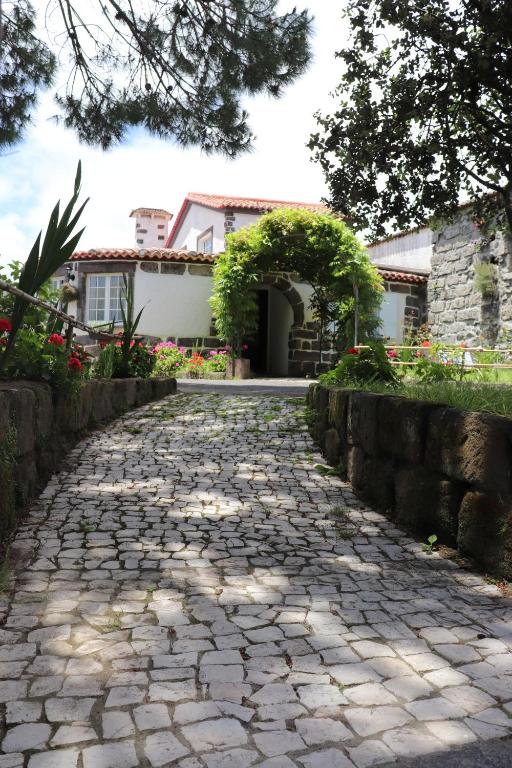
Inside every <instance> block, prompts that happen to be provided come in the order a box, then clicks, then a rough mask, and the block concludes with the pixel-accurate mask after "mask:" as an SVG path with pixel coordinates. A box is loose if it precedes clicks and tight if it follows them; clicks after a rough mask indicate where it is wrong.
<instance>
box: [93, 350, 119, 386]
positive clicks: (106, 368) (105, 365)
mask: <svg viewBox="0 0 512 768" xmlns="http://www.w3.org/2000/svg"><path fill="white" fill-rule="evenodd" d="M100 347H101V352H100V354H99V355H98V358H97V360H96V362H95V364H94V369H93V376H94V378H95V379H111V378H112V376H113V374H114V360H115V356H116V348H115V345H114V342H110V343H109V344H102V343H101V342H100Z"/></svg>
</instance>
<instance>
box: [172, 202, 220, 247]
mask: <svg viewBox="0 0 512 768" xmlns="http://www.w3.org/2000/svg"><path fill="white" fill-rule="evenodd" d="M212 226H213V253H221V252H222V251H223V250H224V211H216V210H214V209H213V208H205V206H204V205H198V204H197V203H191V204H190V205H189V207H188V210H187V213H186V214H185V216H184V217H183V221H182V223H181V225H180V227H179V229H178V231H177V232H176V235H175V237H174V243H173V246H172V247H173V248H175V249H176V250H181V249H185V250H188V251H195V250H196V249H197V238H198V237H199V235H202V234H203V232H204V231H205V230H206V229H209V228H210V227H212Z"/></svg>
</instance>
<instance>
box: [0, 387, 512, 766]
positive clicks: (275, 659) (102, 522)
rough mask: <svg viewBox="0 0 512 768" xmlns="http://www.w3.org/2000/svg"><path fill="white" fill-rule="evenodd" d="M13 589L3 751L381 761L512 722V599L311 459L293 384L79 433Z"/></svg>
mask: <svg viewBox="0 0 512 768" xmlns="http://www.w3.org/2000/svg"><path fill="white" fill-rule="evenodd" d="M72 459H73V461H74V464H73V465H71V467H70V469H69V471H67V472H63V473H62V474H61V475H59V476H58V477H56V478H54V479H53V480H52V482H51V483H50V484H49V485H48V487H47V489H46V491H45V492H44V494H43V496H42V497H41V499H40V501H39V502H38V504H36V505H35V506H34V508H33V510H32V514H31V517H30V518H29V519H28V520H27V521H26V524H25V525H24V526H23V527H22V528H21V529H20V531H19V534H18V536H17V539H16V544H15V549H16V551H18V552H19V551H20V549H22V548H23V547H24V548H25V550H26V555H27V556H29V559H27V566H26V567H24V568H23V570H22V572H21V573H20V574H19V575H18V578H17V582H16V588H15V591H14V593H13V594H12V595H11V598H10V600H8V599H7V598H6V597H4V598H0V600H2V602H1V603H0V617H1V618H2V620H3V625H2V626H1V627H0V701H1V702H2V703H1V704H0V707H2V708H3V710H4V712H5V723H4V724H3V725H2V726H1V729H2V731H1V733H0V737H1V746H2V753H1V755H0V768H7V767H8V768H21V766H25V767H26V766H29V768H76V767H77V766H79V767H80V768H131V767H132V766H167V765H171V766H179V768H205V767H206V768H248V766H260V768H295V767H298V768H350V767H352V766H357V768H366V766H370V765H376V764H378V763H387V762H389V761H393V760H395V759H398V758H400V757H401V756H403V755H407V756H411V755H423V754H429V753H433V752H436V751H441V750H446V749H449V748H454V747H455V746H459V745H464V744H470V743H472V742H475V741H478V740H486V739H492V738H500V737H503V736H507V735H509V733H510V731H511V729H512V652H511V649H512V608H511V603H510V602H508V603H507V601H505V600H504V599H503V598H501V597H500V595H499V593H498V590H497V589H496V588H495V587H493V586H491V585H488V584H486V583H485V582H484V581H483V580H482V579H481V578H479V577H476V576H473V575H471V574H469V573H465V572H463V571H461V570H458V569H457V568H456V567H455V566H454V565H453V564H452V563H450V562H448V561H443V560H441V559H440V558H439V557H438V556H437V555H436V554H434V555H431V556H429V555H427V554H425V553H423V552H422V550H421V546H420V545H418V544H416V543H414V542H413V541H412V540H411V539H410V538H407V537H406V536H405V535H404V534H403V533H402V532H401V531H400V530H398V529H396V528H395V527H394V526H393V525H392V523H390V522H388V521H386V520H385V519H384V518H383V517H382V516H380V515H378V514H376V513H375V512H372V511H371V510H370V509H368V507H366V506H364V505H363V504H361V503H359V502H358V501H357V500H356V499H355V498H354V496H353V495H352V494H351V492H350V490H349V488H348V487H347V486H346V485H344V484H343V483H342V482H341V481H340V480H339V479H338V478H336V477H333V476H330V475H325V474H322V473H321V472H319V471H318V469H317V468H315V465H316V463H317V462H321V458H320V457H319V456H318V455H315V454H314V447H313V445H312V443H311V440H310V438H309V437H308V435H307V433H306V431H305V429H304V424H303V421H302V416H301V409H300V407H299V406H298V404H297V402H296V401H293V400H290V399H286V398H281V399H279V398H272V397H270V398H268V397H267V398H265V397H258V396H254V395H250V396H246V397H241V396H233V397H221V396H216V395H212V394H203V395H190V394H189V395H179V396H177V397H174V398H172V397H171V398H168V399H167V400H166V401H162V402H161V403H157V404H152V405H149V406H146V407H144V408H142V409H140V410H139V411H137V412H135V413H132V414H130V415H129V416H128V417H125V418H124V419H122V420H119V421H117V422H116V423H115V424H114V425H113V426H112V427H110V428H109V429H106V430H104V431H102V432H99V433H96V434H94V435H93V436H91V437H90V438H88V439H86V440H84V441H83V442H82V443H81V444H80V445H79V446H78V447H77V448H76V449H75V450H74V451H73V455H72Z"/></svg>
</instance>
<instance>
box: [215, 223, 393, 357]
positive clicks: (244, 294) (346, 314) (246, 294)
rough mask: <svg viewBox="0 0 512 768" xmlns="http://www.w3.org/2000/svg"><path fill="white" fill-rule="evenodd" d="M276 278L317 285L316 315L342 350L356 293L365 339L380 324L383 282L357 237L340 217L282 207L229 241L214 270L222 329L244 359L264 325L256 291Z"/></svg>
mask: <svg viewBox="0 0 512 768" xmlns="http://www.w3.org/2000/svg"><path fill="white" fill-rule="evenodd" d="M268 272H271V273H282V272H294V273H297V274H298V275H299V276H300V278H301V280H303V281H305V282H307V283H309V284H310V285H311V286H312V288H313V295H312V299H311V307H310V308H311V310H312V313H313V315H314V317H315V319H316V320H317V321H318V322H319V325H320V326H321V327H325V328H327V327H330V328H334V332H333V335H334V336H335V337H336V338H335V341H336V346H339V347H340V348H344V347H345V346H346V345H347V344H348V343H350V342H351V340H352V336H353V326H354V319H355V315H356V298H355V296H356V295H357V315H358V325H359V334H360V335H359V338H360V339H365V338H366V337H367V336H368V335H369V334H371V333H372V332H373V331H375V330H376V328H377V327H378V325H379V320H378V308H379V305H380V301H381V294H382V291H383V288H382V280H381V278H380V276H379V274H378V271H377V269H376V268H375V267H374V266H373V264H372V263H371V262H370V259H369V258H368V255H367V253H366V251H365V249H364V247H363V246H362V244H361V243H360V242H359V240H358V239H357V237H356V236H355V235H354V233H353V232H352V231H351V230H350V229H349V227H348V226H347V225H346V224H344V223H343V222H342V221H340V220H339V219H336V218H334V217H333V216H329V215H326V214H320V213H314V212H312V211H308V210H302V209H285V208H282V209H278V210H275V211H272V212H271V213H268V214H266V215H265V216H262V217H261V219H260V220H259V221H258V222H257V224H254V225H252V226H250V227H246V228H244V229H241V230H239V231H238V232H235V233H234V234H231V235H228V237H227V238H226V250H225V252H224V253H222V254H221V255H220V256H219V257H218V259H217V261H216V264H215V267H214V273H213V279H214V290H213V296H212V297H211V299H210V304H211V306H212V309H213V312H214V315H215V325H216V331H217V335H218V336H219V338H221V339H222V340H223V341H225V342H226V343H227V344H229V345H230V346H231V347H232V349H233V351H234V354H235V355H236V356H239V354H240V350H241V345H242V342H243V339H244V337H245V336H247V335H248V334H250V333H251V331H253V330H254V329H255V327H256V323H257V304H256V301H255V295H254V289H255V287H256V286H257V284H258V282H260V281H261V276H262V274H265V273H268ZM331 341H332V340H331Z"/></svg>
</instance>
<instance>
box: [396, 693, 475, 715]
mask: <svg viewBox="0 0 512 768" xmlns="http://www.w3.org/2000/svg"><path fill="white" fill-rule="evenodd" d="M405 708H406V709H407V711H408V712H410V713H411V715H413V716H414V717H415V718H416V720H420V721H424V720H453V719H455V718H462V717H464V715H465V710H464V709H463V708H462V707H459V706H458V705H457V704H452V702H451V701H447V700H446V699H443V698H442V696H437V697H434V698H431V699H422V700H421V701H413V702H412V703H411V704H406V707H405Z"/></svg>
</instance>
